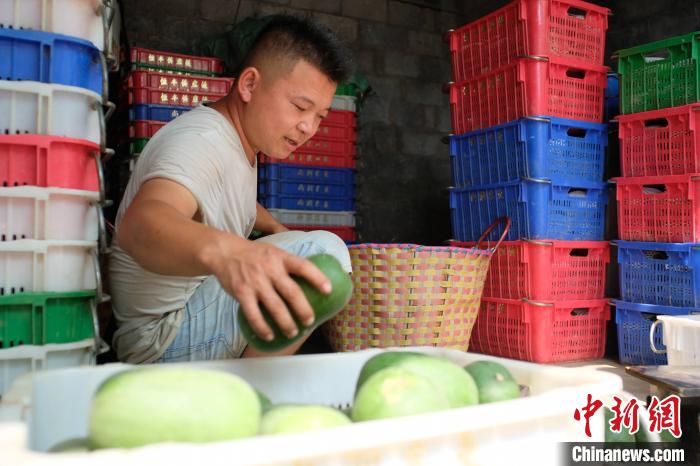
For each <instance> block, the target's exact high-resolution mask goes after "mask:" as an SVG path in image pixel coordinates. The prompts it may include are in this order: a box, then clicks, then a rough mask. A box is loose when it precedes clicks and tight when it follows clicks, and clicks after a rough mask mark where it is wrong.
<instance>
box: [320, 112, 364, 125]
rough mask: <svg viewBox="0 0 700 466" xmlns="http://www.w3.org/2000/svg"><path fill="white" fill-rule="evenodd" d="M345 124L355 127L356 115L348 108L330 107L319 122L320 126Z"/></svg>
mask: <svg viewBox="0 0 700 466" xmlns="http://www.w3.org/2000/svg"><path fill="white" fill-rule="evenodd" d="M323 125H330V126H347V127H351V128H356V127H357V115H355V112H351V111H349V110H335V109H331V110H329V111H328V115H327V116H326V118H324V119H323V121H322V122H321V126H323Z"/></svg>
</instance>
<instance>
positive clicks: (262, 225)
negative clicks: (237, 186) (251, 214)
mask: <svg viewBox="0 0 700 466" xmlns="http://www.w3.org/2000/svg"><path fill="white" fill-rule="evenodd" d="M256 209H257V214H256V217H255V226H254V228H255V229H256V230H258V231H260V232H262V233H279V232H282V231H287V230H288V228H287V227H285V226H284V225H282V224H281V223H280V222H278V221H277V219H276V218H275V217H273V216H272V214H271V213H270V212H268V211H267V209H266V208H265V207H263V206H261V205H260V203H257V204H256Z"/></svg>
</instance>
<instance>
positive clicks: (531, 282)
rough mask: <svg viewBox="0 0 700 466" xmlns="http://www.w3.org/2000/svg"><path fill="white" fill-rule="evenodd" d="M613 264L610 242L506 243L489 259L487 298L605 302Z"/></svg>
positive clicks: (519, 241)
mask: <svg viewBox="0 0 700 466" xmlns="http://www.w3.org/2000/svg"><path fill="white" fill-rule="evenodd" d="M450 243H451V244H452V245H454V246H458V247H474V246H475V245H476V243H474V242H466V243H462V242H459V241H451V242H450ZM609 262H610V245H609V243H608V242H607V241H555V240H518V241H504V242H502V243H501V245H500V246H499V247H498V249H497V250H496V252H495V253H494V255H493V256H492V257H491V265H490V266H489V272H488V274H487V275H486V282H485V283H484V292H483V296H484V297H487V298H503V299H522V298H528V299H534V300H539V301H554V300H558V301H570V300H582V299H601V298H603V297H605V268H606V265H607V264H608V263H609Z"/></svg>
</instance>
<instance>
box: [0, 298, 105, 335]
mask: <svg viewBox="0 0 700 466" xmlns="http://www.w3.org/2000/svg"><path fill="white" fill-rule="evenodd" d="M94 305H95V292H94V291H75V292H70V293H21V294H16V295H12V296H2V297H0V349H3V348H11V347H14V346H20V345H44V344H47V343H72V342H75V341H80V340H85V339H87V338H94V336H95V333H94V329H95V327H94V321H93V311H92V308H93V306H94Z"/></svg>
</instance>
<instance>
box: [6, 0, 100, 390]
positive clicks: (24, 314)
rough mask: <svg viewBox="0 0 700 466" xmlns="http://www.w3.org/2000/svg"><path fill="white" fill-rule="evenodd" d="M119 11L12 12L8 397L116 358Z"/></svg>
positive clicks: (30, 8) (26, 6)
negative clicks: (101, 256) (105, 263)
mask: <svg viewBox="0 0 700 466" xmlns="http://www.w3.org/2000/svg"><path fill="white" fill-rule="evenodd" d="M108 4H109V2H104V3H103V2H92V1H85V2H64V7H65V8H62V9H58V8H52V7H51V6H50V4H49V3H44V4H41V5H38V6H37V5H36V4H35V3H34V2H16V1H15V2H2V8H0V132H1V134H0V180H1V182H2V187H0V396H2V394H3V393H4V392H5V390H7V388H8V387H9V385H10V384H11V383H12V382H13V380H14V379H15V378H16V377H17V376H19V375H20V374H23V373H27V372H32V371H35V370H39V369H48V368H53V367H67V366H77V365H85V364H92V363H94V360H95V355H96V353H97V352H98V351H101V350H103V349H105V348H104V347H103V345H102V343H101V340H100V339H99V331H98V328H97V327H98V326H97V313H96V305H97V303H98V302H99V301H101V299H102V297H103V295H102V294H101V283H100V279H99V267H98V265H97V264H98V249H99V246H103V247H105V241H104V227H103V226H104V223H103V221H102V220H103V217H102V211H101V206H102V205H103V204H104V203H105V199H104V187H103V183H102V181H103V180H102V165H101V163H102V161H101V158H102V155H104V154H107V153H109V151H108V150H107V149H106V148H105V120H106V118H107V117H108V113H109V112H105V111H104V108H103V106H107V105H108V101H107V99H106V93H107V63H106V59H105V55H104V53H107V50H106V47H105V38H106V34H107V29H106V27H107V26H108V24H109V20H108V15H109V11H108V9H107V7H106V5H108ZM103 16H104V18H103ZM66 34H68V35H66ZM103 52H104V53H103ZM109 108H113V107H109ZM99 240H101V241H99ZM96 342H97V343H98V344H96Z"/></svg>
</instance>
